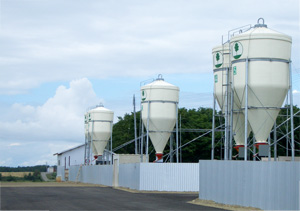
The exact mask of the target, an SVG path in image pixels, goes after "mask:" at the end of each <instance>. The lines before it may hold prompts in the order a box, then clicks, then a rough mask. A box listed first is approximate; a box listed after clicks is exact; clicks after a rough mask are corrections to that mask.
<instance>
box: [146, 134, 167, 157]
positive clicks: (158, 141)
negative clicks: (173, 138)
mask: <svg viewBox="0 0 300 211" xmlns="http://www.w3.org/2000/svg"><path fill="white" fill-rule="evenodd" d="M170 135H171V133H163V132H154V133H151V132H150V133H149V137H150V139H151V141H152V144H153V146H154V149H155V151H156V153H157V154H163V151H164V149H165V146H166V144H167V142H168V139H169V138H170ZM153 140H154V141H153Z"/></svg>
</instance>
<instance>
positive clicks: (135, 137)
mask: <svg viewBox="0 0 300 211" xmlns="http://www.w3.org/2000/svg"><path fill="white" fill-rule="evenodd" d="M133 119H134V147H135V148H134V149H135V150H134V152H135V154H137V149H138V147H137V131H136V112H135V95H133Z"/></svg>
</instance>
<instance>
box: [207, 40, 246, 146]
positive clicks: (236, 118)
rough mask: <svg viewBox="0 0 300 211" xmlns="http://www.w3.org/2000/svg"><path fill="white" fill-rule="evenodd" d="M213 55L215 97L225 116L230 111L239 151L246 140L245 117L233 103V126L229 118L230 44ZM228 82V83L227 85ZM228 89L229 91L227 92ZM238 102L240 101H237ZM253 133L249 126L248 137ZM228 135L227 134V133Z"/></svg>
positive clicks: (239, 106)
mask: <svg viewBox="0 0 300 211" xmlns="http://www.w3.org/2000/svg"><path fill="white" fill-rule="evenodd" d="M212 55H213V71H214V97H215V99H216V100H217V102H218V104H219V107H220V109H221V110H222V113H223V115H225V112H226V107H227V109H228V111H227V112H228V115H227V118H228V120H227V121H228V125H231V126H232V132H233V138H234V140H235V147H234V148H236V149H237V150H238V149H239V148H240V147H242V146H244V138H245V116H244V114H243V112H242V111H240V108H241V105H240V103H233V113H232V124H230V123H231V119H230V118H229V114H230V112H231V111H230V110H231V109H232V107H231V99H228V102H227V100H226V93H227V92H229V93H230V94H232V93H231V83H230V82H231V78H232V74H231V71H228V69H229V68H230V58H229V56H230V50H229V43H228V42H227V43H225V44H223V45H219V46H216V47H214V48H213V49H212ZM227 81H228V83H227ZM227 88H228V90H227ZM237 102H238V101H237ZM250 132H251V128H250V126H248V136H249V134H250ZM225 133H226V132H225Z"/></svg>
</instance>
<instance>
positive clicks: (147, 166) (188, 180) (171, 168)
mask: <svg viewBox="0 0 300 211" xmlns="http://www.w3.org/2000/svg"><path fill="white" fill-rule="evenodd" d="M140 172H141V174H140V190H148V191H199V189H198V188H199V164H198V163H141V169H140Z"/></svg>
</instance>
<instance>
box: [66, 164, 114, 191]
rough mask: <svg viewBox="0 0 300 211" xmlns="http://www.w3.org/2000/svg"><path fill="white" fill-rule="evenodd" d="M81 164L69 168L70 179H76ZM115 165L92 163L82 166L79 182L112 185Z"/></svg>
mask: <svg viewBox="0 0 300 211" xmlns="http://www.w3.org/2000/svg"><path fill="white" fill-rule="evenodd" d="M79 168H80V166H71V167H70V170H69V180H70V181H74V182H75V181H76V177H77V174H78V171H79ZM112 180H113V166H112V165H92V166H82V169H81V171H80V174H79V176H78V182H82V183H91V184H100V185H107V186H112Z"/></svg>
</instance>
